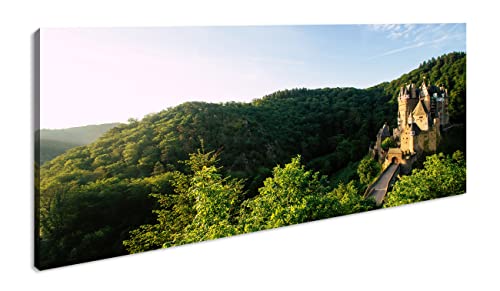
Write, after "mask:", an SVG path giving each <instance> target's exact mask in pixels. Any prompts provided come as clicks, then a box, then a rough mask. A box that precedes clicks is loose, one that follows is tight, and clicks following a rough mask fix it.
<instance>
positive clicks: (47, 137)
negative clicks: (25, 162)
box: [39, 123, 119, 164]
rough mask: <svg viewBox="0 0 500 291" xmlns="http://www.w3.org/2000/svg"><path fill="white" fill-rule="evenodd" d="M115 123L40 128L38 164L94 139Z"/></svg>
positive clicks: (115, 124)
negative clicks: (63, 127)
mask: <svg viewBox="0 0 500 291" xmlns="http://www.w3.org/2000/svg"><path fill="white" fill-rule="evenodd" d="M117 125H119V123H105V124H97V125H87V126H80V127H72V128H65V129H42V130H40V141H39V145H40V164H43V163H45V162H47V161H50V160H52V159H53V158H55V157H57V156H58V155H60V154H62V153H64V152H65V151H67V150H69V149H71V148H74V147H77V146H82V145H87V144H89V143H91V142H93V141H95V140H96V139H98V138H99V137H100V136H101V135H102V134H103V133H105V132H106V131H108V130H109V129H111V128H113V127H115V126H117Z"/></svg>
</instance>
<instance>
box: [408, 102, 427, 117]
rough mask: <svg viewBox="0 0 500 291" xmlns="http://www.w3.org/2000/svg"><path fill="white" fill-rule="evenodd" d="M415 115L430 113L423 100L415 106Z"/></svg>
mask: <svg viewBox="0 0 500 291" xmlns="http://www.w3.org/2000/svg"><path fill="white" fill-rule="evenodd" d="M412 113H413V115H417V116H421V115H427V116H428V115H429V112H428V111H427V108H425V105H424V103H423V102H422V100H419V101H418V103H417V106H415V109H413V112H412Z"/></svg>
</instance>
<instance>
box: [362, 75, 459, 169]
mask: <svg viewBox="0 0 500 291" xmlns="http://www.w3.org/2000/svg"><path fill="white" fill-rule="evenodd" d="M448 100H449V98H448V90H447V89H446V88H444V87H443V86H440V87H437V86H428V85H427V84H426V83H425V78H424V80H423V82H422V85H421V86H420V87H419V88H417V87H416V86H415V85H414V84H413V83H411V84H408V85H406V86H402V87H401V88H400V91H399V96H398V118H397V121H398V122H397V124H398V126H397V128H395V129H394V130H393V134H392V136H391V135H390V131H389V126H388V125H387V124H384V125H383V126H382V128H381V129H380V130H379V132H378V134H377V141H376V144H375V147H374V148H373V149H371V151H372V155H373V157H374V158H377V159H378V160H379V162H381V163H383V165H384V166H387V165H389V164H391V163H398V164H400V165H401V169H402V172H409V171H410V170H411V164H412V163H413V162H414V161H415V160H416V159H417V158H418V157H419V156H420V155H421V154H422V153H424V152H435V151H436V150H437V147H438V144H439V141H440V138H441V127H442V126H445V125H447V124H449V115H448ZM387 138H390V139H391V140H392V146H393V147H389V148H388V149H383V148H382V143H383V141H384V140H386V139H387Z"/></svg>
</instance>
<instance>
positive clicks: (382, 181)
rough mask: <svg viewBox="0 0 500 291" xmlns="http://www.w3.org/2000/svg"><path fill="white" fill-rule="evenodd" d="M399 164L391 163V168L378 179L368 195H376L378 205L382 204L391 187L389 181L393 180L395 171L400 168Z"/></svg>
mask: <svg viewBox="0 0 500 291" xmlns="http://www.w3.org/2000/svg"><path fill="white" fill-rule="evenodd" d="M398 166H399V165H398V164H391V165H390V166H389V168H388V169H387V170H386V171H385V172H384V173H383V174H382V176H380V177H379V179H378V181H377V182H376V183H375V184H374V185H373V187H372V190H371V193H370V195H369V196H368V197H374V198H375V201H376V202H377V205H380V204H382V202H383V201H384V198H385V195H386V194H387V190H388V188H389V183H390V182H391V179H392V177H393V176H394V173H396V170H397V169H398Z"/></svg>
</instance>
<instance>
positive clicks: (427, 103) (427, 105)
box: [420, 77, 431, 112]
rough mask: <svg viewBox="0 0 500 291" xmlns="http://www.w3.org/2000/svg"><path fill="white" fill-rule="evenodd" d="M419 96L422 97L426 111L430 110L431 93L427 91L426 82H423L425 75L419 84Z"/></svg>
mask: <svg viewBox="0 0 500 291" xmlns="http://www.w3.org/2000/svg"><path fill="white" fill-rule="evenodd" d="M420 98H422V100H423V101H424V105H425V108H426V109H427V112H431V94H430V93H429V88H428V87H427V84H425V77H424V80H423V82H422V86H420Z"/></svg>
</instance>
